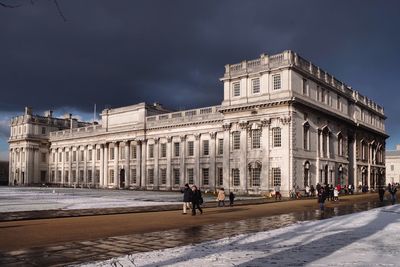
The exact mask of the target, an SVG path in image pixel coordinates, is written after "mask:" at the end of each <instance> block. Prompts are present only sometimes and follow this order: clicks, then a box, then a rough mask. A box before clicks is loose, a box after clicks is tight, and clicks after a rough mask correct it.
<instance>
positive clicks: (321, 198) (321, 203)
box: [318, 187, 326, 211]
mask: <svg viewBox="0 0 400 267" xmlns="http://www.w3.org/2000/svg"><path fill="white" fill-rule="evenodd" d="M325 200H326V193H325V192H324V188H323V187H321V189H320V190H319V191H318V203H319V209H320V210H321V211H324V210H325Z"/></svg>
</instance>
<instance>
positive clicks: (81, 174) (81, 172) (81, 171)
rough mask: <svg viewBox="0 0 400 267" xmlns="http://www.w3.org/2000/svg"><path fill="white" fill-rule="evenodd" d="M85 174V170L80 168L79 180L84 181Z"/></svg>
mask: <svg viewBox="0 0 400 267" xmlns="http://www.w3.org/2000/svg"><path fill="white" fill-rule="evenodd" d="M84 175H85V173H84V172H83V170H80V171H79V182H81V183H82V182H83V179H84Z"/></svg>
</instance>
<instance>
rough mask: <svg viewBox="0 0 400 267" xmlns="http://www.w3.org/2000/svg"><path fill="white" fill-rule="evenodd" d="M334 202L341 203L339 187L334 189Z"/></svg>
mask: <svg viewBox="0 0 400 267" xmlns="http://www.w3.org/2000/svg"><path fill="white" fill-rule="evenodd" d="M333 201H339V189H338V187H335V189H333Z"/></svg>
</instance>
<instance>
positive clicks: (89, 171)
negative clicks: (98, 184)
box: [87, 170, 92, 183]
mask: <svg viewBox="0 0 400 267" xmlns="http://www.w3.org/2000/svg"><path fill="white" fill-rule="evenodd" d="M87 182H88V183H91V182H92V170H88V171H87Z"/></svg>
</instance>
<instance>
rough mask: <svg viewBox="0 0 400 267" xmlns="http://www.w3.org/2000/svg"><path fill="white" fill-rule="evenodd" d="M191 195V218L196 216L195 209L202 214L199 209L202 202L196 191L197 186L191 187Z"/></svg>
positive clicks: (199, 194)
mask: <svg viewBox="0 0 400 267" xmlns="http://www.w3.org/2000/svg"><path fill="white" fill-rule="evenodd" d="M192 190H193V194H192V216H194V215H196V208H197V209H198V210H199V211H200V213H201V214H203V210H202V209H201V207H200V202H201V201H202V200H203V198H202V196H201V191H200V190H199V189H197V186H195V185H194V186H193V187H192Z"/></svg>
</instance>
